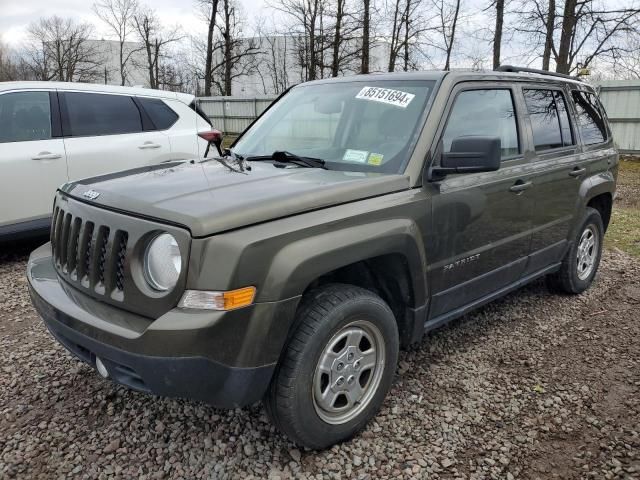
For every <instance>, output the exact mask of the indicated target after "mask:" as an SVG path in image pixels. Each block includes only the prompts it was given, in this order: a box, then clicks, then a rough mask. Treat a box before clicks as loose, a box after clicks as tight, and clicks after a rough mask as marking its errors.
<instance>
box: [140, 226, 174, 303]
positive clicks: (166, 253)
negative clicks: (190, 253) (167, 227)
mask: <svg viewBox="0 0 640 480" xmlns="http://www.w3.org/2000/svg"><path fill="white" fill-rule="evenodd" d="M181 270H182V256H181V255H180V247H179V246H178V242H177V241H176V239H175V238H173V236H172V235H169V234H168V233H161V234H160V235H158V236H157V237H155V238H154V239H153V240H152V241H151V242H149V246H147V250H146V251H145V253H144V276H145V279H146V280H147V283H148V284H149V285H150V286H151V288H153V289H154V290H159V291H161V292H166V291H167V290H171V289H172V288H173V287H175V286H176V283H177V282H178V278H179V277H180V271H181Z"/></svg>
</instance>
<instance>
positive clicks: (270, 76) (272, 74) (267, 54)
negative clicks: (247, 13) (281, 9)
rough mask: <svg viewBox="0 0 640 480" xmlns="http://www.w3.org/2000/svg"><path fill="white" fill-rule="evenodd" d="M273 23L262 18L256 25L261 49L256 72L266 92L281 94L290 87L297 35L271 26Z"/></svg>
mask: <svg viewBox="0 0 640 480" xmlns="http://www.w3.org/2000/svg"><path fill="white" fill-rule="evenodd" d="M273 23H274V22H268V21H267V20H266V19H265V18H260V19H258V21H257V24H256V26H255V30H256V32H257V34H258V39H259V40H258V41H259V43H260V44H259V48H260V51H261V53H260V54H259V55H258V56H257V57H258V60H257V63H258V65H257V68H256V73H257V74H258V76H259V77H260V79H261V81H262V89H263V92H264V93H265V94H269V93H276V94H280V93H282V92H284V91H285V90H286V89H287V88H289V86H290V79H289V69H290V67H291V58H292V53H293V52H294V49H295V43H296V42H295V37H293V36H292V35H290V34H288V33H282V32H279V31H278V30H277V29H275V28H273V26H271V25H273ZM267 24H269V25H270V26H267Z"/></svg>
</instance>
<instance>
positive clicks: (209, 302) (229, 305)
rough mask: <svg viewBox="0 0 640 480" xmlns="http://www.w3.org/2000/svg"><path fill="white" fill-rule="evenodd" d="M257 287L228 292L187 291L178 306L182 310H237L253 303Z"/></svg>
mask: <svg viewBox="0 0 640 480" xmlns="http://www.w3.org/2000/svg"><path fill="white" fill-rule="evenodd" d="M255 296H256V287H244V288H239V289H237V290H230V291H228V292H207V291H202V290H187V291H186V292H184V295H182V299H181V300H180V303H179V304H178V307H180V308H196V309H199V310H235V309H236V308H242V307H246V306H248V305H251V304H252V303H253V300H254V298H255Z"/></svg>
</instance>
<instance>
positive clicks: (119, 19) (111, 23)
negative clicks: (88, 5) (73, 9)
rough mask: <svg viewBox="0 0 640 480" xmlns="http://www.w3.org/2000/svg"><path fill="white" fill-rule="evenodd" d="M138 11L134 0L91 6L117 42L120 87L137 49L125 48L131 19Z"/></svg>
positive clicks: (124, 82) (121, 0)
mask: <svg viewBox="0 0 640 480" xmlns="http://www.w3.org/2000/svg"><path fill="white" fill-rule="evenodd" d="M137 9H138V3H137V1H136V0H101V1H100V2H97V3H94V4H93V11H94V13H95V14H96V15H97V16H98V18H99V19H100V20H102V21H103V22H104V23H105V25H106V26H107V28H108V29H109V30H110V31H111V33H112V34H113V35H114V36H115V37H116V39H117V41H118V64H119V70H120V85H123V86H124V85H126V84H127V80H128V78H127V77H128V72H127V64H128V63H129V60H130V59H131V56H132V55H133V54H134V53H135V52H136V51H138V49H137V48H127V45H126V43H127V40H129V37H130V35H131V33H133V32H132V31H131V30H132V28H131V25H132V21H133V18H134V16H135V14H136V11H137Z"/></svg>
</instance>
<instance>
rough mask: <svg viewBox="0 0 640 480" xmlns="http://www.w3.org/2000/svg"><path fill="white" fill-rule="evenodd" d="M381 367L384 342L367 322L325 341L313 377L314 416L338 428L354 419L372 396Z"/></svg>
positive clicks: (351, 324) (358, 322) (353, 324)
mask: <svg viewBox="0 0 640 480" xmlns="http://www.w3.org/2000/svg"><path fill="white" fill-rule="evenodd" d="M384 364H385V351H384V339H383V338H382V333H380V330H379V329H378V327H376V326H375V325H374V324H373V323H371V322H369V321H367V320H358V321H355V322H353V323H350V324H349V325H346V326H345V327H343V328H342V329H340V331H338V333H336V334H335V335H334V336H333V338H332V339H331V340H330V341H329V343H328V344H327V346H326V348H325V349H324V351H323V352H322V355H321V356H320V360H318V364H317V365H316V371H315V374H314V376H313V385H314V389H313V404H314V407H315V409H316V413H317V414H318V416H319V417H320V418H321V419H322V420H324V421H325V422H327V423H330V424H333V425H338V424H341V423H346V422H348V421H350V420H352V419H353V418H356V417H357V416H358V415H359V414H360V412H362V410H364V409H365V408H366V406H367V405H368V404H369V402H370V401H371V399H372V398H373V395H374V394H375V392H376V390H377V389H378V386H379V385H380V380H381V379H382V373H383V371H384Z"/></svg>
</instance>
